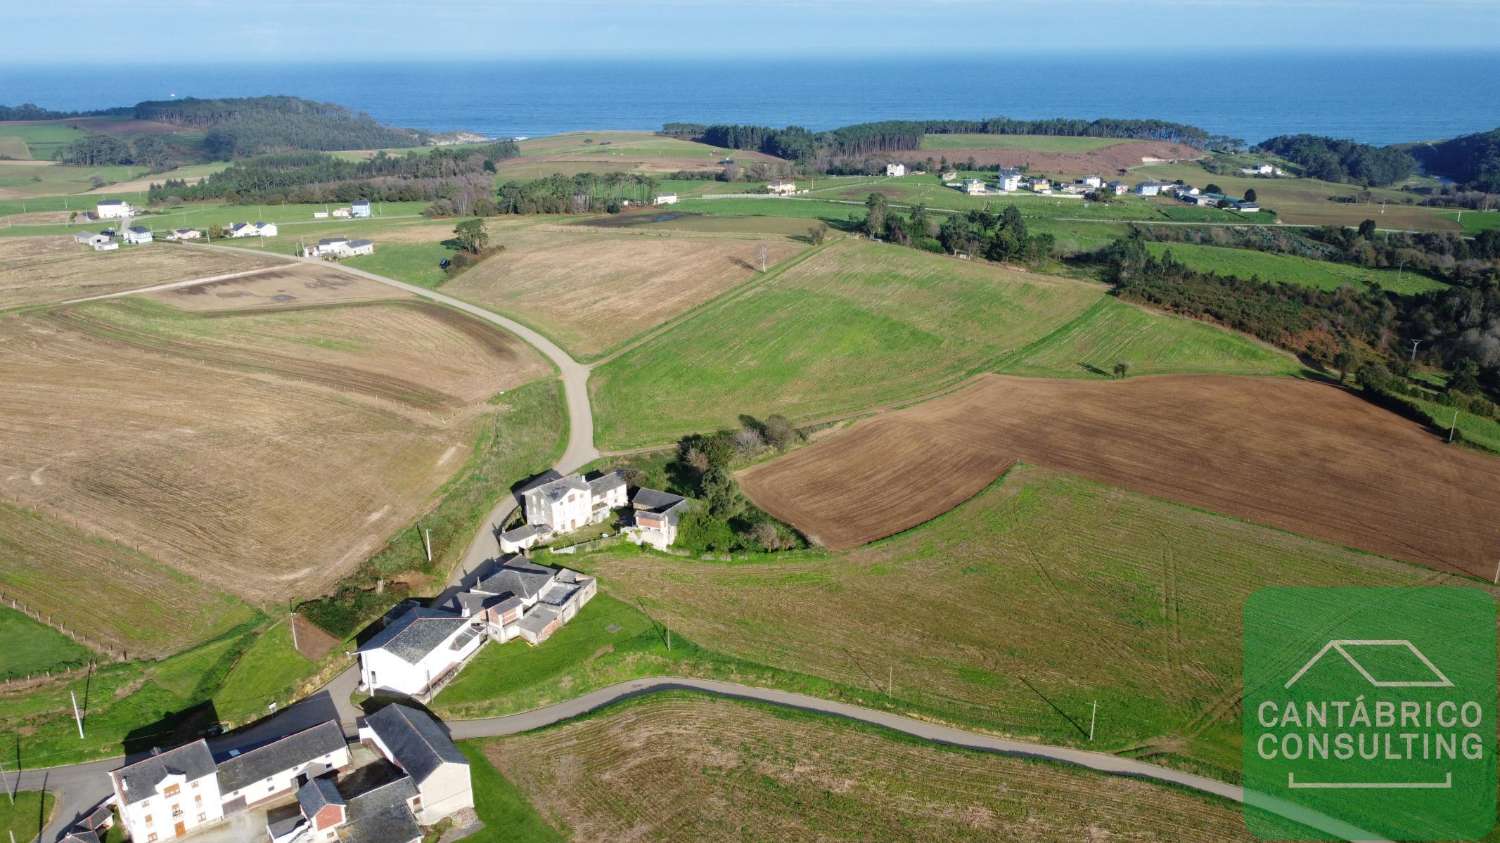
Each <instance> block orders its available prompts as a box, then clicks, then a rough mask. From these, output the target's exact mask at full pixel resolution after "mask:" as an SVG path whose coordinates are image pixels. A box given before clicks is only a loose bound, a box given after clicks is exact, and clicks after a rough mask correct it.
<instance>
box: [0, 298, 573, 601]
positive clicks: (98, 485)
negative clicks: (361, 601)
mask: <svg viewBox="0 0 1500 843" xmlns="http://www.w3.org/2000/svg"><path fill="white" fill-rule="evenodd" d="M0 366H3V369H4V371H6V373H7V375H8V382H9V386H8V389H7V415H6V419H7V423H6V424H5V425H4V426H3V428H0V442H3V445H0V477H3V478H5V482H4V484H3V485H0V495H3V496H4V498H5V499H7V500H10V501H13V502H16V503H18V504H21V505H24V506H30V507H35V508H37V509H38V510H40V511H42V512H43V513H44V514H48V515H56V516H63V517H66V518H67V519H69V521H70V523H75V524H77V525H79V526H80V527H81V528H82V529H84V530H87V531H89V532H91V533H95V534H98V535H103V536H109V537H111V538H114V539H117V540H119V541H121V542H124V543H126V544H128V545H130V546H132V547H138V548H140V550H141V551H143V552H144V553H145V554H147V555H148V556H150V557H152V558H155V559H158V560H161V561H162V562H164V563H166V564H167V565H169V566H171V567H172V568H174V569H176V570H177V571H180V572H183V573H186V574H189V575H191V576H194V577H198V578H200V579H202V580H204V581H212V582H215V583H219V584H222V586H223V587H225V588H227V589H230V590H231V591H232V592H233V593H235V594H237V595H239V596H241V597H243V598H246V599H248V600H251V601H265V600H276V601H278V602H281V601H285V600H287V599H288V598H292V597H296V596H300V595H311V594H314V593H317V592H318V591H320V590H322V589H323V588H325V587H327V586H328V585H329V584H331V583H333V582H335V581H337V580H338V579H339V578H340V577H341V576H342V575H344V574H346V573H347V572H348V571H349V570H350V569H351V568H352V567H353V566H354V565H355V564H357V563H358V562H360V561H361V560H363V559H364V558H365V557H366V556H368V555H369V554H370V553H371V552H372V551H374V550H376V549H378V548H379V547H381V546H382V545H383V544H384V543H385V541H386V540H387V539H388V538H389V536H390V534H391V533H392V531H394V530H395V529H396V528H398V527H400V526H403V525H405V524H407V523H409V522H410V520H411V519H412V518H413V516H415V515H416V514H417V513H418V512H420V511H421V509H422V508H423V507H424V506H426V505H427V504H428V502H429V501H430V498H431V496H432V494H433V492H434V491H435V490H436V489H437V488H438V487H439V485H440V484H442V483H443V482H444V481H445V480H446V479H448V477H450V476H451V475H452V474H453V473H454V472H455V471H456V470H458V468H459V467H460V466H462V465H463V464H464V460H465V459H466V457H467V455H468V453H469V450H470V447H471V444H472V438H473V436H474V433H475V431H476V426H477V424H478V420H479V419H478V417H479V415H480V414H481V413H483V412H485V408H486V406H487V405H486V403H485V402H486V401H487V399H489V398H490V397H491V396H493V395H494V394H495V393H497V392H499V391H501V390H504V389H509V388H511V387H514V386H517V385H520V384H522V383H526V382H528V381H531V380H535V379H536V378H538V377H543V376H545V375H547V374H548V372H549V367H548V366H547V365H546V364H545V363H544V361H543V360H542V359H541V358H540V357H538V356H537V355H536V354H535V353H534V352H532V351H531V350H530V349H529V348H528V347H527V346H525V345H523V344H521V343H520V342H519V341H518V340H515V339H514V338H512V337H510V336H508V335H505V334H502V333H499V332H496V331H494V330H493V329H491V328H489V327H488V326H485V325H483V324H481V323H479V322H476V321H474V320H471V319H469V318H468V317H464V316H462V315H459V314H457V313H456V312H453V311H450V310H447V309H445V308H440V307H436V306H429V305H425V304H424V305H413V304H400V303H395V304H379V305H364V306H358V307H341V308H307V309H294V310H288V311H280V312H269V313H251V314H234V315H214V316H194V315H189V314H185V313H183V312H181V311H175V310H172V309H170V308H167V307H164V306H162V305H161V304H157V303H152V302H149V301H130V302H120V303H109V304H94V305H87V306H82V307H73V308H67V309H62V310H56V311H50V312H45V313H35V314H27V315H17V316H11V317H7V318H5V319H0ZM59 383H65V384H68V386H69V388H68V390H66V391H64V392H59V391H58V390H57V388H56V384H59ZM100 573H102V572H96V576H98V575H99V574H100ZM169 593H170V592H169ZM80 609H81V610H87V607H86V606H83V605H80ZM107 614H113V613H107Z"/></svg>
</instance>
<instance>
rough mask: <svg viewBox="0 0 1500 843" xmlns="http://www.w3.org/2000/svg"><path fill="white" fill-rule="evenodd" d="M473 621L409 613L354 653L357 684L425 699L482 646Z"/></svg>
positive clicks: (429, 611)
mask: <svg viewBox="0 0 1500 843" xmlns="http://www.w3.org/2000/svg"><path fill="white" fill-rule="evenodd" d="M484 640H485V637H484V628H483V626H482V625H481V624H480V623H478V622H477V621H475V620H470V619H467V618H464V617H463V616H461V615H458V614H455V613H453V612H448V611H444V610H442V609H429V608H423V607H412V608H410V609H408V610H407V611H406V612H405V613H403V614H401V615H400V616H398V617H397V618H396V619H395V620H392V621H391V622H390V623H388V624H387V625H386V627H385V629H382V630H381V631H380V632H379V633H378V634H376V635H375V636H374V637H373V638H371V639H370V640H368V641H366V642H365V643H364V644H361V645H360V647H359V684H360V687H362V688H364V689H366V690H368V691H369V692H370V693H372V694H373V693H376V692H378V691H390V692H394V693H397V694H404V695H406V696H408V697H412V698H415V699H427V698H429V697H430V696H431V694H432V693H433V692H434V691H435V690H436V689H437V688H438V687H440V686H441V685H442V684H443V683H444V682H445V681H447V680H448V679H449V678H451V676H452V675H453V674H455V673H457V672H458V669H459V667H461V666H462V665H463V663H464V662H465V661H467V660H468V658H469V657H470V656H472V655H474V654H475V653H476V652H478V651H479V648H480V646H482V645H483V644H484Z"/></svg>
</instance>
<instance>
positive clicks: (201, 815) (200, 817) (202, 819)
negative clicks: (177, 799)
mask: <svg viewBox="0 0 1500 843" xmlns="http://www.w3.org/2000/svg"><path fill="white" fill-rule="evenodd" d="M198 822H200V823H206V822H208V814H206V813H204V812H202V811H199V812H198Z"/></svg>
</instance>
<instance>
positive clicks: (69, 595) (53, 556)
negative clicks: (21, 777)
mask: <svg viewBox="0 0 1500 843" xmlns="http://www.w3.org/2000/svg"><path fill="white" fill-rule="evenodd" d="M6 356H7V357H8V356H9V355H6ZM11 418H13V419H15V421H14V422H10V423H8V424H7V425H6V437H7V440H9V437H10V435H11V433H10V431H11V429H12V428H11V426H10V425H11V424H14V423H17V422H19V423H21V424H24V423H25V421H26V420H25V419H23V418H20V417H19V415H16V414H13V415H12V416H11ZM9 450H11V448H10V447H9V446H7V451H9ZM6 462H10V459H6ZM49 470H50V469H49V468H47V467H40V468H38V469H37V470H35V471H33V472H32V473H30V474H27V475H20V474H19V473H15V472H11V471H9V470H7V471H6V473H5V474H3V475H0V481H3V482H0V489H3V490H4V497H5V498H6V499H13V498H19V497H22V495H21V494H19V493H18V486H24V485H27V484H30V485H34V486H35V487H36V489H35V491H36V492H40V491H41V490H43V489H45V487H46V484H47V483H48V481H49V479H50V478H48V476H47V475H48V472H49ZM77 521H78V519H75V518H74V517H72V516H71V515H70V514H67V513H60V514H56V515H51V516H49V515H45V514H42V513H40V512H36V511H33V510H30V509H25V508H22V507H19V506H14V505H12V504H10V503H6V502H4V501H0V595H3V600H4V601H8V600H19V601H20V602H21V604H22V605H24V606H27V607H29V608H30V609H31V610H32V611H35V612H40V613H41V614H42V615H43V616H44V617H47V618H49V619H52V620H53V622H56V623H59V624H62V625H65V626H67V627H68V628H69V629H72V630H74V631H76V632H78V633H80V634H82V635H83V636H84V637H85V638H86V639H87V640H89V641H90V642H95V643H97V644H98V645H100V646H101V647H102V648H104V649H107V650H109V651H110V652H111V653H112V654H120V653H124V654H127V655H130V656H160V655H164V654H166V653H170V652H176V651H177V650H180V649H182V648H183V647H185V646H187V645H189V644H192V643H195V642H198V641H202V640H205V639H208V638H212V637H214V636H215V635H218V634H220V633H223V632H224V631H225V630H227V629H229V628H230V627H233V626H234V625H236V624H239V623H243V622H245V621H247V620H249V619H250V616H251V611H250V609H249V608H248V607H247V606H245V604H243V603H241V602H239V601H238V600H235V599H234V598H232V597H230V596H229V595H228V594H226V593H224V592H223V591H221V590H219V589H218V588H216V587H212V586H210V585H207V584H205V583H203V582H200V581H198V580H196V579H193V578H192V577H189V576H186V575H184V574H182V573H180V572H178V571H175V570H173V569H172V568H169V567H167V566H166V565H164V564H162V563H160V562H157V561H155V560H153V559H151V558H150V557H148V556H146V555H145V554H143V553H139V552H137V551H136V550H134V549H133V548H131V547H127V546H125V545H123V544H121V543H119V542H113V541H109V540H108V539H105V538H103V537H101V536H100V535H98V534H97V533H90V532H85V531H84V530H82V529H80V528H78V527H74V526H72V525H73V524H74V523H77ZM142 526H143V527H144V526H146V525H142ZM6 605H8V603H7V604H6ZM101 606H107V607H109V610H108V611H100V610H99V607H101ZM52 634H54V635H56V634H57V633H52Z"/></svg>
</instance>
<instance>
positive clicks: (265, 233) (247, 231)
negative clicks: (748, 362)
mask: <svg viewBox="0 0 1500 843" xmlns="http://www.w3.org/2000/svg"><path fill="white" fill-rule="evenodd" d="M278 231H279V230H278V229H277V227H276V223H274V222H237V223H235V224H234V225H231V226H230V227H229V236H230V237H275V236H276V235H277V233H278Z"/></svg>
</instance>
